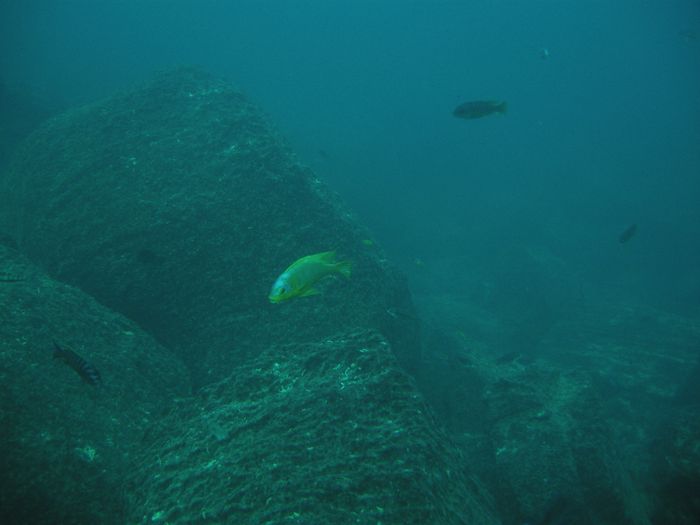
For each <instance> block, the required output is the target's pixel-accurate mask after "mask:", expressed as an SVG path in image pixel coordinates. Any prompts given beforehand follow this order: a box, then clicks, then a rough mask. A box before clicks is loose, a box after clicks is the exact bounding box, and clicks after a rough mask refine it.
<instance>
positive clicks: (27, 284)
mask: <svg viewBox="0 0 700 525" xmlns="http://www.w3.org/2000/svg"><path fill="white" fill-rule="evenodd" d="M53 340H55V341H57V342H59V344H60V345H62V346H64V347H68V346H69V347H71V348H72V349H73V350H74V351H75V352H76V353H77V354H79V355H80V356H81V357H82V358H83V359H85V360H86V361H87V362H89V363H90V364H91V366H93V367H95V368H96V369H97V370H98V371H99V373H100V375H101V378H102V383H101V385H91V384H88V383H86V382H84V381H82V380H81V378H80V376H79V375H78V374H77V373H76V371H75V370H73V369H71V368H70V367H69V366H67V365H66V364H65V363H63V362H61V361H60V360H58V359H55V360H54V359H53V358H52V350H53V348H52V347H53V342H52V341H53ZM188 392H189V380H188V376H187V374H186V372H185V369H184V366H183V365H182V364H181V363H180V362H179V361H178V359H177V358H175V357H174V356H172V355H170V354H169V352H167V351H166V350H164V349H163V348H162V347H160V346H159V345H158V344H157V343H156V342H155V341H154V339H153V338H152V337H150V336H148V335H146V334H145V333H144V332H143V331H141V330H140V329H139V328H138V327H137V326H136V325H135V324H134V323H133V322H131V321H129V320H127V319H125V318H124V317H122V316H121V315H118V314H116V313H114V312H111V311H109V310H107V309H106V308H104V307H103V306H101V305H100V304H98V303H97V302H96V301H95V300H94V299H92V298H90V297H89V296H86V295H85V294H84V293H82V292H80V291H78V290H76V289H75V288H72V287H70V286H67V285H65V284H60V283H57V282H55V281H53V280H51V279H49V278H48V277H46V276H45V275H44V274H42V273H41V272H40V271H38V270H37V269H36V268H34V267H33V266H31V265H30V264H29V263H28V262H27V261H26V260H24V259H23V258H21V257H20V256H19V255H18V254H17V253H16V252H14V251H13V250H9V249H7V248H5V247H3V246H2V245H0V522H2V523H8V524H10V523H17V524H20V523H21V524H27V523H47V524H48V523H50V524H54V523H104V524H109V523H115V524H117V523H124V521H123V520H124V499H123V494H122V485H123V478H124V476H125V475H126V474H127V473H128V472H129V471H130V470H131V468H132V467H133V459H134V451H135V450H136V449H137V448H138V447H139V446H140V443H141V439H142V438H143V435H144V430H145V429H146V428H147V427H148V426H149V425H151V424H152V423H153V421H154V419H156V418H157V417H159V416H160V414H161V413H162V411H163V410H164V409H165V408H166V407H167V406H168V405H169V404H170V403H171V402H172V401H173V399H174V398H175V397H177V396H181V395H185V394H187V393H188Z"/></svg>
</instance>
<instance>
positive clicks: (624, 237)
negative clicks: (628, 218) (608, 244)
mask: <svg viewBox="0 0 700 525" xmlns="http://www.w3.org/2000/svg"><path fill="white" fill-rule="evenodd" d="M636 233H637V225H636V224H633V225H632V226H630V227H629V228H627V229H626V230H625V231H623V232H622V233H621V234H620V236H619V237H618V238H617V240H618V241H620V244H625V243H626V242H627V241H629V240H630V239H631V238H632V237H634V236H635V234H636Z"/></svg>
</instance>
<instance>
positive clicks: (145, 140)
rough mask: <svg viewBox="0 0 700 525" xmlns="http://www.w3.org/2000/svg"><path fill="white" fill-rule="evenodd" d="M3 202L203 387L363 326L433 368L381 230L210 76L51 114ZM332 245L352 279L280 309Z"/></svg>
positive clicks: (35, 248) (62, 272)
mask: <svg viewBox="0 0 700 525" xmlns="http://www.w3.org/2000/svg"><path fill="white" fill-rule="evenodd" d="M0 197H2V200H3V206H2V208H0V231H3V230H4V231H5V232H6V233H8V234H10V235H12V236H14V238H15V240H16V242H17V243H18V245H19V246H20V248H21V249H22V250H23V251H24V252H25V253H27V254H28V256H29V257H30V258H31V259H32V260H33V261H36V262H38V263H39V264H41V265H42V266H43V267H44V268H46V270H47V271H48V272H49V274H50V275H52V276H55V277H57V278H59V279H61V280H62V281H65V282H69V283H72V284H75V285H77V286H79V287H80V288H82V289H83V290H85V291H86V292H88V293H90V294H91V295H93V296H94V297H96V298H97V299H98V300H99V301H101V302H102V303H104V304H106V305H108V306H110V307H111V308H113V309H114V310H116V311H118V312H120V313H122V314H124V315H126V316H128V317H129V318H131V319H133V320H135V321H136V322H138V323H139V324H140V325H141V326H142V327H144V328H146V329H147V330H149V331H150V332H151V333H153V334H154V335H155V336H156V338H157V339H158V340H159V341H161V342H162V343H164V344H165V345H166V346H168V347H169V348H170V349H172V350H173V351H175V352H177V353H178V354H179V355H180V356H182V358H183V359H185V361H186V362H187V364H188V365H189V367H190V369H191V370H192V372H193V377H194V379H195V382H196V384H198V385H202V384H207V383H210V382H213V381H216V380H219V379H222V378H223V377H226V376H227V375H228V374H229V373H230V372H231V370H232V369H233V367H234V366H235V365H236V364H238V363H240V362H242V361H244V360H245V359H247V358H248V357H249V356H252V355H255V354H256V353H258V352H260V351H261V350H262V349H264V348H267V347H268V346H269V345H271V344H280V343H285V342H293V341H303V340H308V341H314V340H318V339H319V338H323V337H325V336H327V335H329V334H333V333H336V332H338V331H342V330H345V329H349V328H354V327H364V328H374V329H377V330H379V331H380V332H381V333H382V334H383V335H384V336H385V337H386V338H387V339H388V340H389V341H390V343H391V345H392V348H393V350H394V351H395V352H396V353H397V355H398V357H399V358H400V359H401V360H402V362H403V363H404V365H405V366H408V367H411V366H414V365H415V363H416V361H417V358H418V353H419V348H420V344H419V340H418V327H417V322H416V319H415V315H414V314H413V306H412V303H411V300H410V296H409V293H408V290H407V286H406V284H405V283H404V281H403V279H402V278H401V277H400V276H399V275H398V274H397V273H396V272H395V271H394V270H393V269H392V268H391V267H390V265H388V264H387V262H386V259H385V258H384V256H383V255H382V252H381V250H380V249H379V248H378V247H377V245H376V244H375V243H373V242H371V239H370V235H369V234H368V233H367V232H366V231H365V230H363V228H361V227H360V226H358V225H357V224H356V223H355V221H354V220H353V219H352V217H351V216H350V214H349V213H348V212H347V211H346V210H345V209H344V208H343V207H342V206H341V205H339V204H338V202H337V200H336V198H335V197H334V196H333V195H332V194H331V193H330V192H329V191H327V189H326V188H325V186H324V184H323V183H322V182H321V181H319V180H318V179H317V178H315V177H314V175H313V174H312V173H311V172H310V171H309V170H308V169H306V168H305V167H303V166H302V165H301V164H300V163H299V162H298V160H297V159H296V158H295V156H294V155H293V154H291V153H290V152H289V151H288V149H287V148H286V147H285V145H284V143H283V142H282V141H281V140H280V138H279V137H278V136H277V134H276V133H275V131H274V129H273V128H272V126H270V124H269V123H268V122H267V120H266V119H265V118H264V117H263V115H262V114H261V113H260V111H259V110H258V109H257V108H256V107H254V106H253V105H252V104H251V103H249V102H248V101H247V100H246V98H245V97H244V96H243V95H242V94H241V93H240V92H238V91H236V90H235V89H234V88H232V87H231V86H230V85H228V84H227V83H226V82H223V81H221V80H218V79H215V78H211V77H210V76H208V75H206V74H203V73H200V72H198V71H196V70H191V69H180V70H177V71H174V72H170V73H165V74H162V75H161V76H159V77H158V78H156V79H155V80H154V81H152V82H150V83H148V84H145V85H143V86H141V87H139V88H137V89H135V90H132V91H129V92H126V93H122V94H119V95H116V96H114V97H112V98H110V99H108V100H105V101H103V102H99V103H95V104H93V105H89V106H85V107H81V108H78V109H75V110H72V111H69V112H66V113H64V114H61V115H59V116H57V117H54V118H52V119H50V120H49V121H48V122H47V123H45V124H44V125H43V126H42V127H41V128H40V129H38V130H37V131H36V132H34V133H33V134H32V135H31V136H30V137H29V138H28V139H27V140H26V141H25V143H24V146H23V148H21V150H20V151H19V153H18V154H17V155H16V156H15V158H14V161H13V163H12V164H11V166H10V168H9V169H8V173H7V174H6V175H5V176H4V177H2V180H0ZM327 250H336V251H337V252H338V255H339V256H340V257H342V258H347V259H350V260H351V261H352V264H353V275H352V277H351V278H350V280H349V281H344V280H342V279H336V280H331V279H329V280H327V282H325V283H324V286H323V294H322V295H320V296H315V297H313V298H305V299H298V300H294V301H290V302H289V303H287V304H279V305H271V304H269V303H268V300H267V294H268V292H269V289H270V287H271V285H272V282H273V281H274V280H275V278H276V277H277V275H278V274H280V273H281V272H282V271H283V270H284V269H285V268H286V267H287V266H288V265H289V264H290V263H291V262H293V261H294V260H296V259H297V258H299V257H301V256H304V255H308V254H310V253H315V252H320V251H327ZM397 312H399V313H397Z"/></svg>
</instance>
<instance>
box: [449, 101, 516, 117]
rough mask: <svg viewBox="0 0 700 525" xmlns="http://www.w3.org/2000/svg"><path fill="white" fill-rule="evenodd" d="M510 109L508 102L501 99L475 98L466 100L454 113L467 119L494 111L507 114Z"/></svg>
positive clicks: (490, 113) (483, 115)
mask: <svg viewBox="0 0 700 525" xmlns="http://www.w3.org/2000/svg"><path fill="white" fill-rule="evenodd" d="M507 111H508V103H507V102H503V101H499V100H474V101H472V102H465V103H464V104H460V105H459V106H457V107H456V108H455V110H454V111H453V112H452V114H453V115H454V116H455V117H457V118H463V119H467V120H471V119H475V118H481V117H485V116H487V115H492V114H493V113H500V114H501V115H505V114H506V112H507Z"/></svg>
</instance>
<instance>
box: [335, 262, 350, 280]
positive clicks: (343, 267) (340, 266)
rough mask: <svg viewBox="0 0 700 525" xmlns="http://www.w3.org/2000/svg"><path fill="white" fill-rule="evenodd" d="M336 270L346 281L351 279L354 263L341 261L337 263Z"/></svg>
mask: <svg viewBox="0 0 700 525" xmlns="http://www.w3.org/2000/svg"><path fill="white" fill-rule="evenodd" d="M335 270H336V271H337V272H338V273H339V274H340V275H342V276H343V277H345V278H346V279H349V278H350V272H351V270H352V263H351V262H350V261H340V262H338V263H336V265H335Z"/></svg>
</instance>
